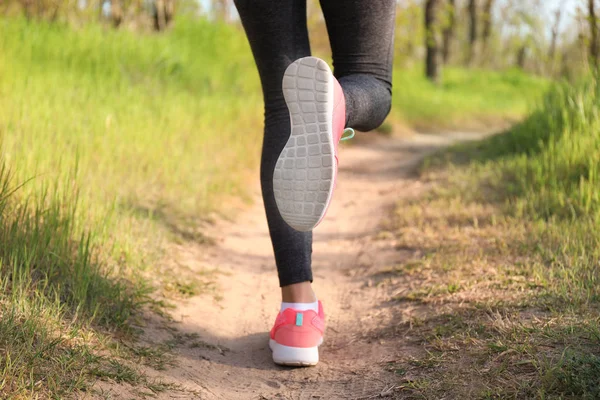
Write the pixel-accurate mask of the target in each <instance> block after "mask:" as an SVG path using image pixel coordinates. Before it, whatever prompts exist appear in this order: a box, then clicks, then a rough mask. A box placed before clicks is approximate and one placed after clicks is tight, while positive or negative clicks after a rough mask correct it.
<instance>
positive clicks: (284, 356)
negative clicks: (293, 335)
mask: <svg viewBox="0 0 600 400" xmlns="http://www.w3.org/2000/svg"><path fill="white" fill-rule="evenodd" d="M321 343H322V340H321ZM319 345H320V344H319ZM269 348H270V349H271V351H272V352H273V362H274V363H275V364H277V365H284V366H287V367H313V366H315V365H317V364H318V363H319V346H315V347H307V348H303V347H289V346H284V345H282V344H279V343H277V342H276V341H275V340H273V339H269Z"/></svg>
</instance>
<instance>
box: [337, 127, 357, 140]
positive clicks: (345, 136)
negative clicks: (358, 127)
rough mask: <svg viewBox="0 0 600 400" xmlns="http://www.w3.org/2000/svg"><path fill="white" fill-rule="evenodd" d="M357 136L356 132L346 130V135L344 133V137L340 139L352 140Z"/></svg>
mask: <svg viewBox="0 0 600 400" xmlns="http://www.w3.org/2000/svg"><path fill="white" fill-rule="evenodd" d="M355 135H356V133H355V132H354V129H352V128H346V129H344V133H342V137H341V138H340V140H350V139H352V138H353V137H354V136H355Z"/></svg>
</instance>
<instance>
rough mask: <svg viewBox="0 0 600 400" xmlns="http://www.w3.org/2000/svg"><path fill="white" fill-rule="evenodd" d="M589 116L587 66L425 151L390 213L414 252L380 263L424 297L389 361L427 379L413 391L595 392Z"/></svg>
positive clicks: (594, 163)
mask: <svg viewBox="0 0 600 400" xmlns="http://www.w3.org/2000/svg"><path fill="white" fill-rule="evenodd" d="M599 123H600V90H599V86H598V81H597V80H596V79H595V78H593V77H590V78H587V79H585V80H584V81H582V82H581V83H579V84H576V85H571V84H567V83H561V84H556V85H553V86H552V88H551V89H550V90H549V92H548V93H547V94H546V95H545V96H544V98H543V99H542V100H541V101H540V102H539V104H538V106H537V107H536V108H535V109H534V110H533V111H532V112H531V114H530V115H529V117H528V118H526V119H525V120H524V121H523V122H522V123H521V124H519V125H517V126H515V127H513V128H511V129H510V130H508V131H506V132H504V133H502V134H499V135H497V136H493V137H490V138H489V139H486V140H483V141H481V142H476V143H469V144H463V145H458V146H456V147H454V148H451V149H449V150H448V151H446V152H443V153H442V154H438V155H435V156H433V157H431V158H430V159H429V160H427V162H426V163H425V166H424V168H423V170H422V179H423V180H426V181H428V182H429V184H430V185H431V186H432V189H431V190H430V191H428V192H427V193H425V194H423V195H422V196H420V197H419V198H417V199H412V200H405V201H402V202H401V203H400V204H399V206H398V208H397V213H396V215H395V217H394V218H395V220H394V223H393V224H392V225H391V228H392V229H393V230H394V231H395V232H396V238H397V241H398V243H397V246H398V247H399V248H402V249H410V248H415V249H419V252H418V253H417V255H416V256H415V259H409V260H406V261H405V262H402V263H400V264H399V265H396V266H394V267H393V268H388V269H387V270H386V274H387V275H384V276H392V277H393V278H391V280H390V282H395V285H397V286H398V288H399V289H400V288H401V289H402V290H399V294H398V295H397V296H396V298H395V300H396V301H397V302H399V303H400V304H402V305H403V306H402V307H406V305H407V303H413V304H417V307H420V308H419V309H420V310H421V312H420V313H419V316H418V317H414V319H413V320H411V321H410V327H411V329H412V333H411V335H412V336H413V337H416V338H418V339H419V340H420V341H421V343H422V345H423V346H424V348H425V350H427V352H428V353H427V354H424V355H423V356H422V357H418V358H417V361H415V360H409V359H407V360H401V361H400V362H397V363H395V364H394V365H391V366H389V368H390V370H395V371H398V370H400V371H405V372H404V373H405V374H407V376H410V377H411V379H413V380H416V381H422V382H428V384H427V385H419V386H418V387H415V386H414V385H412V386H411V385H410V382H408V384H407V385H406V390H407V391H410V392H411V393H412V394H414V395H415V397H422V398H437V397H439V396H440V395H441V394H442V393H443V394H444V395H450V396H451V397H465V396H466V397H470V398H484V399H491V398H540V399H571V398H572V399H575V398H585V399H592V398H597V397H598V393H599V392H598V390H599V387H598V365H599V364H598V356H599V355H600V303H599V301H600V285H599V282H600V242H599V240H600V239H598V238H600V219H599V210H600V203H599V202H598V188H600V181H599V177H598V173H599V172H600V166H599V164H598V159H599V157H600V136H599V135H598V132H599V129H598V128H599ZM419 254H421V255H419ZM388 279H390V278H388ZM415 282H416V284H415ZM409 283H410V286H409ZM407 287H410V290H408V289H406V288H407ZM407 324H408V323H407V322H403V323H401V324H400V327H402V326H403V325H407ZM395 329H396V330H398V329H399V327H396V328H395ZM431 354H433V355H435V359H436V360H438V363H437V369H436V370H432V369H431V368H430V367H428V365H429V364H427V362H428V360H430V359H431V358H432V357H431ZM402 379H406V378H402ZM449 388H450V389H449Z"/></svg>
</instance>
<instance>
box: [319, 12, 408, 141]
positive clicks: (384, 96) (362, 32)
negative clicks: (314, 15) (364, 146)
mask: <svg viewBox="0 0 600 400" xmlns="http://www.w3.org/2000/svg"><path fill="white" fill-rule="evenodd" d="M320 1H321V8H322V9H323V14H324V16H325V21H326V23H327V31H328V33H329V41H330V43H331V50H332V53H333V66H334V71H333V72H334V75H335V77H336V78H337V79H338V80H339V82H340V85H341V86H342V89H343V90H344V95H345V97H346V116H347V117H346V126H350V127H352V128H356V129H358V130H361V131H369V130H372V129H375V128H377V127H378V126H379V125H381V124H382V123H383V121H384V119H385V117H386V116H387V115H388V113H389V111H390V108H391V101H392V62H393V55H394V27H395V19H396V18H395V16H396V0H320Z"/></svg>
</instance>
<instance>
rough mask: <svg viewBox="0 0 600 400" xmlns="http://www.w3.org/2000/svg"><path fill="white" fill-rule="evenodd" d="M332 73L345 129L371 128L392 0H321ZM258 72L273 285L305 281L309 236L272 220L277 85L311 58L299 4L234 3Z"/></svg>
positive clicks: (386, 55)
mask: <svg viewBox="0 0 600 400" xmlns="http://www.w3.org/2000/svg"><path fill="white" fill-rule="evenodd" d="M320 1H321V8H322V9H323V14H324V16H325V21H326V24H327V31H328V33H329V40H330V43H331V50H332V53H333V66H334V75H335V76H336V78H337V79H338V80H339V82H340V85H341V86H342V89H343V91H344V95H345V97H346V115H347V120H346V122H347V126H350V127H353V128H356V129H358V130H361V131H369V130H372V129H375V128H377V127H378V126H379V125H381V123H382V122H383V120H384V119H385V117H386V116H387V114H388V113H389V110H390V107H391V96H392V56H393V53H394V52H393V45H394V25H395V10H396V0H320ZM235 5H236V7H237V9H238V12H239V14H240V18H241V20H242V24H243V25H244V29H245V31H246V35H247V36H248V41H249V42H250V47H251V48H252V52H253V54H254V59H255V61H256V65H257V67H258V72H259V74H260V79H261V83H262V88H263V96H264V101H265V135H264V141H263V149H262V160H261V172H260V179H261V185H262V194H263V200H264V204H265V210H266V213H267V221H268V224H269V231H270V233H271V241H272V243H273V250H274V253H275V261H276V263H277V271H278V273H279V283H280V285H281V286H287V285H291V284H294V283H299V282H306V281H311V282H312V270H311V254H312V233H310V232H308V233H307V232H298V231H295V230H294V229H292V228H291V227H289V226H288V225H287V224H286V223H285V222H284V221H283V219H282V218H281V216H280V215H279V211H278V209H277V205H276V204H275V198H274V195H273V170H274V169H275V164H276V162H277V158H278V157H279V153H280V152H281V150H282V149H283V147H284V146H285V143H286V142H287V140H288V138H289V136H290V116H289V112H288V109H287V106H286V103H285V101H284V99H283V92H282V89H281V82H282V79H283V74H284V72H285V69H286V68H287V67H288V66H289V65H290V64H291V63H292V62H294V61H295V60H297V59H298V58H302V57H306V56H310V45H309V41H308V31H307V27H306V0H235Z"/></svg>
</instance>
